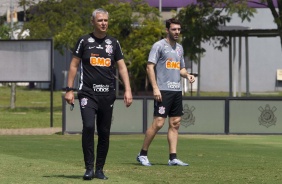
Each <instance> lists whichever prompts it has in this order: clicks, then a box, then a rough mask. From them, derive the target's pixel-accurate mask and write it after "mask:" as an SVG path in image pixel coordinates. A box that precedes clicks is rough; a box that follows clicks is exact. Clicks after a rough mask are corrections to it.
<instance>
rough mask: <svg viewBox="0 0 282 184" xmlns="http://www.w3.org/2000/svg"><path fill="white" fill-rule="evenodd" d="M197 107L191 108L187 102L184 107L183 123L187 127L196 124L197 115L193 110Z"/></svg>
mask: <svg viewBox="0 0 282 184" xmlns="http://www.w3.org/2000/svg"><path fill="white" fill-rule="evenodd" d="M195 109H196V108H195V107H194V106H192V107H191V108H189V106H188V105H187V104H185V105H184V108H183V113H184V114H183V116H182V120H181V125H183V126H185V127H186V128H187V127H188V126H190V125H194V123H195V116H194V115H193V111H194V110H195Z"/></svg>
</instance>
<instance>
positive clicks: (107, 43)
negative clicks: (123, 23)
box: [73, 33, 123, 95]
mask: <svg viewBox="0 0 282 184" xmlns="http://www.w3.org/2000/svg"><path fill="white" fill-rule="evenodd" d="M73 55H74V56H76V57H78V58H80V59H81V74H80V86H79V90H83V91H94V93H95V94H96V95H107V94H109V92H112V91H113V90H115V68H114V65H115V63H116V62H117V61H119V60H120V59H123V53H122V50H121V46H120V44H119V41H118V40H117V39H115V38H113V37H111V36H108V35H107V36H106V37H104V38H103V39H100V38H96V37H95V36H94V34H93V33H90V34H87V35H84V36H82V37H80V38H79V40H78V41H77V43H76V46H75V48H74V52H73Z"/></svg>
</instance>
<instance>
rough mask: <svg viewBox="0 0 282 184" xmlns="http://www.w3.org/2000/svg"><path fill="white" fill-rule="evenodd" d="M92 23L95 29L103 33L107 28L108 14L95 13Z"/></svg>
mask: <svg viewBox="0 0 282 184" xmlns="http://www.w3.org/2000/svg"><path fill="white" fill-rule="evenodd" d="M92 23H93V26H94V29H95V31H97V32H100V33H104V32H106V31H107V29H108V15H107V14H106V13H97V14H96V17H95V19H93V20H92Z"/></svg>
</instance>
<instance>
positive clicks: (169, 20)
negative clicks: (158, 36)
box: [165, 18, 181, 29]
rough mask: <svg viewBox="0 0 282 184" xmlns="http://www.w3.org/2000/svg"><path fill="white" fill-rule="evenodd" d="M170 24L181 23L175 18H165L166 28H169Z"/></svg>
mask: <svg viewBox="0 0 282 184" xmlns="http://www.w3.org/2000/svg"><path fill="white" fill-rule="evenodd" d="M170 24H179V25H181V23H180V21H179V20H177V19H175V18H171V19H167V20H166V21H165V27H166V28H167V29H169V28H170Z"/></svg>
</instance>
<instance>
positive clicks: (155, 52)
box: [148, 43, 161, 64]
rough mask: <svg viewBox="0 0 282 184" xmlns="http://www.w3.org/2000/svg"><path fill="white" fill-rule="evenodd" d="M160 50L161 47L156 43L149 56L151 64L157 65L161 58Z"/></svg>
mask: <svg viewBox="0 0 282 184" xmlns="http://www.w3.org/2000/svg"><path fill="white" fill-rule="evenodd" d="M160 49H161V46H160V45H159V44H157V43H155V44H154V45H153V46H152V48H151V51H150V54H149V58H148V61H149V62H151V63H155V64H157V62H158V60H159V57H160Z"/></svg>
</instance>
